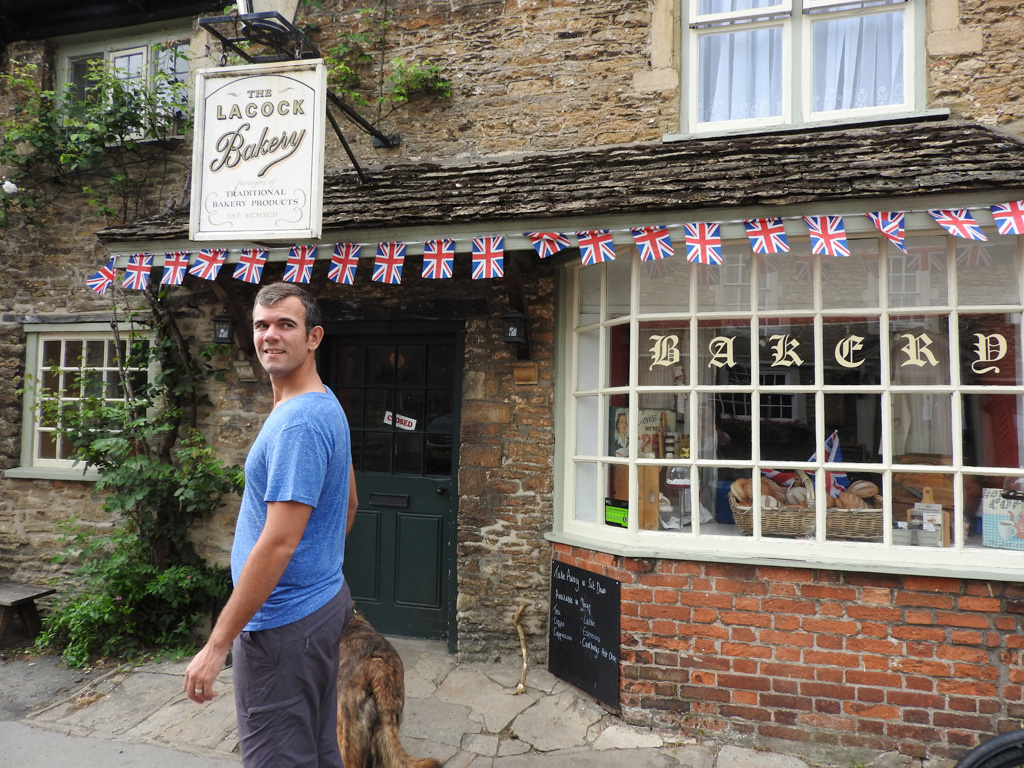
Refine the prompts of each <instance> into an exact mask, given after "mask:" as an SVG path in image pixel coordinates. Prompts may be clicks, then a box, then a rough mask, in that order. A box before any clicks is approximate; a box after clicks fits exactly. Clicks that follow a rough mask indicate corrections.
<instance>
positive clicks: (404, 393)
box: [395, 389, 424, 429]
mask: <svg viewBox="0 0 1024 768" xmlns="http://www.w3.org/2000/svg"><path fill="white" fill-rule="evenodd" d="M395 398H396V402H395V415H396V416H402V417H404V418H405V419H410V420H411V421H413V422H415V427H414V429H423V405H424V403H423V400H424V393H423V390H422V389H399V390H397V391H396V393H395ZM396 423H397V422H396Z"/></svg>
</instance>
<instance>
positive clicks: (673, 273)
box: [639, 253, 717, 314]
mask: <svg viewBox="0 0 1024 768" xmlns="http://www.w3.org/2000/svg"><path fill="white" fill-rule="evenodd" d="M712 269H717V267H707V266H703V265H696V264H695V265H692V266H691V265H690V264H688V263H687V262H686V261H685V260H684V259H683V257H682V256H681V255H680V254H679V253H677V254H676V255H675V256H672V257H670V258H666V259H658V260H657V261H644V262H641V263H640V271H639V281H640V312H641V313H643V314H654V313H661V312H686V311H687V310H688V309H689V308H690V275H691V274H692V273H693V272H694V271H697V274H698V275H700V274H702V273H704V272H706V271H707V270H712Z"/></svg>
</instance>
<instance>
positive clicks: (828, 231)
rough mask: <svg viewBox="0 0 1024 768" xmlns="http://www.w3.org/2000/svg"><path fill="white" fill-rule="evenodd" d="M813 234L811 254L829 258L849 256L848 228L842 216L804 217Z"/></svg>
mask: <svg viewBox="0 0 1024 768" xmlns="http://www.w3.org/2000/svg"><path fill="white" fill-rule="evenodd" d="M804 221H805V222H807V229H808V230H809V231H810V233H811V253H824V254H826V255H828V256H849V255H850V248H849V246H848V245H847V244H846V227H844V226H843V217H842V216H804Z"/></svg>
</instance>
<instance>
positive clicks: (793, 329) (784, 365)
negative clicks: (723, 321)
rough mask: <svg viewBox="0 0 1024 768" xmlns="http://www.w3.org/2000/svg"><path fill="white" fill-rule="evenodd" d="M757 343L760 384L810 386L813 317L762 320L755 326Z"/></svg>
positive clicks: (812, 367)
mask: <svg viewBox="0 0 1024 768" xmlns="http://www.w3.org/2000/svg"><path fill="white" fill-rule="evenodd" d="M757 341H758V349H759V353H758V354H759V355H760V362H761V374H760V383H761V384H762V385H764V386H788V385H791V384H813V383H814V320H813V318H810V317H801V318H793V319H790V318H771V319H768V320H762V321H761V323H760V325H759V327H758V339H757ZM762 418H763V414H762Z"/></svg>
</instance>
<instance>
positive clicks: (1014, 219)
mask: <svg viewBox="0 0 1024 768" xmlns="http://www.w3.org/2000/svg"><path fill="white" fill-rule="evenodd" d="M992 218H993V219H995V220H996V227H997V228H998V230H999V234H1000V235H1024V200H1018V201H1017V202H1015V203H1000V204H999V205H993V206H992Z"/></svg>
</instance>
